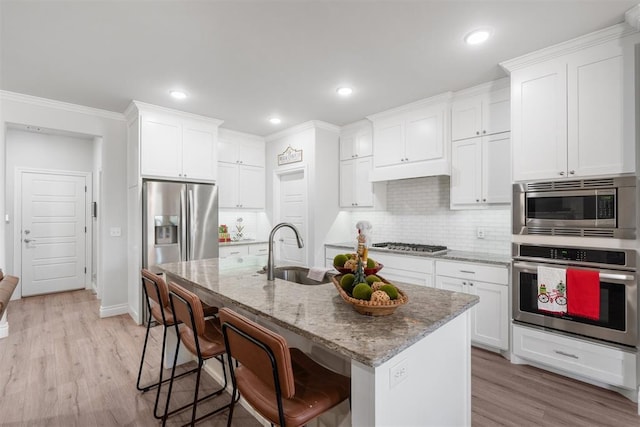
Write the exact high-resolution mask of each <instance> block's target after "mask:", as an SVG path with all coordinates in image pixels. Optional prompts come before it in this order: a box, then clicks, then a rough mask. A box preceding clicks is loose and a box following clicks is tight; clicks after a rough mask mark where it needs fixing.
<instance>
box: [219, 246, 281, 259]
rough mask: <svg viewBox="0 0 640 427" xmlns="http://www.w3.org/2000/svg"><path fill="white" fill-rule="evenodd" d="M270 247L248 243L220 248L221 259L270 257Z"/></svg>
mask: <svg viewBox="0 0 640 427" xmlns="http://www.w3.org/2000/svg"><path fill="white" fill-rule="evenodd" d="M268 251H269V247H268V245H267V244H266V243H246V244H233V245H228V246H220V249H219V252H218V257H219V258H242V257H245V256H247V255H254V256H260V257H262V256H264V257H265V259H266V257H267V255H268Z"/></svg>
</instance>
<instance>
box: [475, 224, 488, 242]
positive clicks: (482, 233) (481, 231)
mask: <svg viewBox="0 0 640 427" xmlns="http://www.w3.org/2000/svg"><path fill="white" fill-rule="evenodd" d="M485 233H486V231H485V229H484V228H482V227H478V229H477V230H476V237H477V238H478V239H484V236H485Z"/></svg>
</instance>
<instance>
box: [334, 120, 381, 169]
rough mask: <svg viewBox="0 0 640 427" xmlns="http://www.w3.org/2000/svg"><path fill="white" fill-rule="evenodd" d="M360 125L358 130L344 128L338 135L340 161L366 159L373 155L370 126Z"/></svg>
mask: <svg viewBox="0 0 640 427" xmlns="http://www.w3.org/2000/svg"><path fill="white" fill-rule="evenodd" d="M358 123H362V124H361V126H360V128H356V129H351V128H346V130H345V131H343V132H341V133H340V160H350V159H355V158H358V157H367V156H371V155H372V154H373V131H372V129H371V124H370V123H369V124H367V123H363V122H358Z"/></svg>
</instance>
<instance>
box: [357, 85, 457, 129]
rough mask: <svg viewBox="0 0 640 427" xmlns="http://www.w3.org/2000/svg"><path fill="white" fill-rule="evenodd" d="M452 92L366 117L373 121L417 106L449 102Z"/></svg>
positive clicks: (414, 108)
mask: <svg viewBox="0 0 640 427" xmlns="http://www.w3.org/2000/svg"><path fill="white" fill-rule="evenodd" d="M452 95H453V92H450V91H449V92H444V93H441V94H439V95H435V96H432V97H430V98H425V99H421V100H419V101H415V102H412V103H410V104H405V105H401V106H400V107H396V108H392V109H390V110H386V111H382V112H380V113H375V114H370V115H368V116H367V119H369V120H371V121H372V122H373V121H376V120H379V119H382V118H385V117H387V116H393V115H395V114H400V113H405V112H407V111H413V110H416V109H418V108H423V107H430V106H432V105H436V104H441V103H445V102H449V101H450V100H451V97H452Z"/></svg>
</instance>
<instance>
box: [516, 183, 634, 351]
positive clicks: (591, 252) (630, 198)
mask: <svg viewBox="0 0 640 427" xmlns="http://www.w3.org/2000/svg"><path fill="white" fill-rule="evenodd" d="M513 191H514V192H513V194H514V200H513V233H514V242H516V243H514V244H513V249H512V253H513V293H512V296H513V304H512V314H513V320H514V323H516V324H518V323H519V324H525V325H527V324H528V325H536V326H540V327H544V328H546V329H548V330H555V331H559V332H565V333H570V334H575V335H579V336H583V337H586V338H589V339H595V340H600V341H606V342H609V343H613V344H617V345H622V346H628V347H636V346H637V345H638V290H637V265H636V263H637V259H638V255H637V253H636V250H635V249H624V247H632V245H633V243H632V242H628V241H629V240H635V238H636V221H637V220H636V205H637V203H636V177H635V176H620V177H612V178H599V179H585V180H571V181H569V180H567V181H556V182H554V181H548V182H529V183H518V184H514V186H513ZM526 235H536V236H556V237H549V238H545V237H535V238H530V237H524V236H526ZM521 236H522V237H521ZM558 236H566V237H572V238H571V239H562V238H559V237H558ZM564 241H569V242H570V243H571V246H569V245H564V243H563V242H564ZM625 241H626V242H628V243H625ZM531 242H534V243H531ZM582 242H585V243H584V244H582ZM549 271H554V272H558V271H559V272H560V276H556V279H555V282H554V283H555V285H558V288H557V289H556V287H554V288H553V293H551V292H547V287H548V285H547V284H546V282H549V278H550V276H549ZM569 272H570V273H571V274H569ZM556 274H557V273H556ZM541 276H542V277H543V278H544V280H542V281H541V280H540V278H541ZM551 277H553V276H551ZM568 282H570V283H568ZM555 285H554V286H555ZM572 295H573V299H572ZM558 297H559V299H558ZM549 298H551V299H552V301H551V302H552V303H553V302H554V301H553V299H554V298H556V303H557V302H558V301H560V304H566V305H564V306H559V305H551V306H550V305H548V304H547V302H548V301H549ZM585 298H586V299H587V300H586V301H584V300H585ZM579 299H581V300H582V301H581V304H585V303H586V304H588V305H589V304H590V306H591V310H592V311H591V313H590V315H588V316H585V315H584V314H581V313H579V310H578V312H576V311H572V310H570V309H569V310H568V309H567V307H569V308H570V307H571V302H574V303H575V301H577V300H579ZM589 299H590V300H589ZM541 301H543V302H542V303H541ZM550 307H551V308H550ZM576 313H578V314H576Z"/></svg>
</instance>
